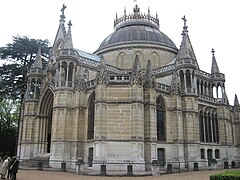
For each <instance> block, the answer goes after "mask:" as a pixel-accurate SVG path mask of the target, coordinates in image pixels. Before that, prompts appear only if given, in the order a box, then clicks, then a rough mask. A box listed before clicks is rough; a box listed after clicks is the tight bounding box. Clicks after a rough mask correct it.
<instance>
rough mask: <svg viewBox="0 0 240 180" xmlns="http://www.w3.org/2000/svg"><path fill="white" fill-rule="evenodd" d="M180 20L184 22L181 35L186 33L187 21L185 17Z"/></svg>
mask: <svg viewBox="0 0 240 180" xmlns="http://www.w3.org/2000/svg"><path fill="white" fill-rule="evenodd" d="M182 20H183V21H184V26H183V33H185V32H187V28H188V27H187V19H186V17H185V15H184V16H183V18H182Z"/></svg>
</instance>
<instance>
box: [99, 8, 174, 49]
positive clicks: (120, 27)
mask: <svg viewBox="0 0 240 180" xmlns="http://www.w3.org/2000/svg"><path fill="white" fill-rule="evenodd" d="M114 25H115V31H114V32H113V33H112V34H110V35H109V36H108V37H107V38H105V39H104V40H103V42H102V43H101V44H100V46H99V48H98V50H97V51H101V50H104V49H106V48H109V47H113V46H118V45H122V44H133V43H134V44H138V43H139V44H140V43H141V44H145V43H146V44H153V45H161V46H166V47H170V48H174V49H177V47H176V45H175V44H174V42H173V41H172V40H171V39H170V38H169V37H168V36H167V35H166V34H164V33H163V32H161V31H160V30H159V20H158V18H157V16H156V18H155V17H152V16H150V14H148V15H145V14H144V15H142V14H140V13H139V8H138V6H137V5H136V7H135V8H134V14H132V15H128V16H127V15H126V14H125V15H124V16H123V17H121V18H119V19H118V18H117V17H116V20H115V21H114Z"/></svg>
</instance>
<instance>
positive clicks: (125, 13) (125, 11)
mask: <svg viewBox="0 0 240 180" xmlns="http://www.w3.org/2000/svg"><path fill="white" fill-rule="evenodd" d="M124 16H127V10H126V7H124Z"/></svg>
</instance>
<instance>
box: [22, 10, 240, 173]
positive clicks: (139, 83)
mask: <svg viewBox="0 0 240 180" xmlns="http://www.w3.org/2000/svg"><path fill="white" fill-rule="evenodd" d="M65 8H66V7H65V6H64V7H63V9H62V14H61V16H60V17H61V19H60V25H59V28H58V31H57V35H56V38H55V42H54V44H53V48H52V52H51V56H50V58H49V61H48V65H47V67H44V66H43V63H42V59H41V51H40V50H39V52H38V55H37V57H36V60H35V63H34V64H33V65H32V67H31V69H30V70H29V72H28V74H27V90H26V94H25V98H24V104H23V107H22V116H21V122H20V131H19V141H18V156H19V157H20V160H27V159H30V158H33V157H41V156H46V155H47V156H49V157H50V159H49V165H50V166H51V167H56V168H60V167H61V162H66V165H67V168H72V169H74V168H75V163H76V161H77V160H79V159H82V160H83V161H84V162H85V165H84V167H85V168H86V169H88V170H89V169H90V170H91V169H93V170H99V168H100V164H102V163H105V164H108V163H112V164H111V166H109V167H108V170H121V169H125V168H126V167H125V166H126V164H128V163H132V164H133V166H134V167H133V168H134V171H136V172H137V171H145V172H147V171H149V170H150V164H151V162H152V161H153V160H159V161H160V162H161V165H163V166H164V165H165V163H166V162H170V161H176V162H178V161H180V162H184V161H191V162H194V161H198V162H200V161H202V162H201V163H199V167H201V166H206V163H207V162H204V160H206V161H207V160H209V159H216V160H217V161H219V162H223V160H225V161H229V162H230V161H232V160H237V159H239V155H240V154H239V145H240V108H239V102H238V99H237V97H236V96H235V102H234V106H231V105H229V102H228V98H227V94H226V92H225V76H224V74H222V73H221V72H220V71H219V68H218V65H217V61H216V59H215V55H214V50H212V70H211V73H207V72H205V71H203V70H201V69H200V68H199V66H198V62H197V59H196V57H195V54H194V50H193V47H192V45H191V42H190V38H189V35H188V29H187V26H186V19H185V17H184V18H183V20H184V26H183V31H182V43H181V46H180V48H179V49H178V48H177V47H176V45H175V44H174V42H173V41H172V40H171V39H170V38H169V37H168V36H167V35H165V34H164V33H163V32H161V31H160V29H159V19H158V16H157V15H156V16H152V15H151V14H150V10H148V13H147V14H142V13H140V8H139V7H138V6H137V5H136V6H135V7H134V8H133V13H132V14H129V15H127V13H126V10H124V15H123V16H121V17H118V16H116V18H115V20H114V28H115V30H114V32H113V33H112V34H110V35H109V36H108V37H107V38H106V39H104V40H103V42H102V43H101V45H100V46H99V48H98V49H97V50H96V51H95V52H94V53H93V54H90V53H86V52H84V51H81V50H78V49H76V48H74V46H73V43H72V35H71V22H69V23H68V29H67V30H66V29H65V15H64V10H65ZM124 163H126V164H124Z"/></svg>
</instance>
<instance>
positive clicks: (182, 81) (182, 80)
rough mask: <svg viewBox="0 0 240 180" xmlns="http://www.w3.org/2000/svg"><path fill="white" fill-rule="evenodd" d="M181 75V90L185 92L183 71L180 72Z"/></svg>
mask: <svg viewBox="0 0 240 180" xmlns="http://www.w3.org/2000/svg"><path fill="white" fill-rule="evenodd" d="M179 74H180V83H181V90H182V92H185V81H184V73H183V71H180V73H179Z"/></svg>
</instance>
